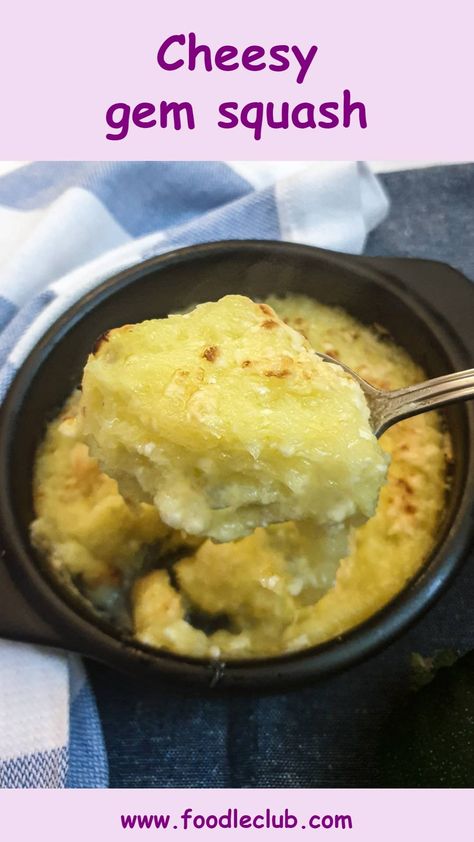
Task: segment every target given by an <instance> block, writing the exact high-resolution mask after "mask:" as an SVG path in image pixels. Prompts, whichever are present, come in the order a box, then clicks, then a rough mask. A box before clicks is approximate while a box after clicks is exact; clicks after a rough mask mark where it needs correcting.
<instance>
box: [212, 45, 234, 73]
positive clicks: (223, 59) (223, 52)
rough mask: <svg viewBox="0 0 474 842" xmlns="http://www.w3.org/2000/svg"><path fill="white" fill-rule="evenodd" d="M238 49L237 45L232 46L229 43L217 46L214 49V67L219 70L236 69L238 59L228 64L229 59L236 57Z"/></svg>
mask: <svg viewBox="0 0 474 842" xmlns="http://www.w3.org/2000/svg"><path fill="white" fill-rule="evenodd" d="M238 54H239V51H238V49H237V47H233V46H232V45H231V44H225V45H224V46H223V47H219V49H218V50H216V56H215V59H214V61H215V63H216V67H217V68H218V69H219V70H237V69H238V67H239V62H238V61H233V62H232V64H228V62H229V60H231V59H233V58H236V56H238Z"/></svg>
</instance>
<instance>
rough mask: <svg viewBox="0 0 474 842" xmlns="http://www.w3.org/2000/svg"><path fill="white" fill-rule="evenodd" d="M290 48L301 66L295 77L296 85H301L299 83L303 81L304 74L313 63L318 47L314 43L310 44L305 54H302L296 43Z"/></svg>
mask: <svg viewBox="0 0 474 842" xmlns="http://www.w3.org/2000/svg"><path fill="white" fill-rule="evenodd" d="M291 49H292V51H293V55H294V56H295V58H296V61H297V62H298V64H299V66H300V68H301V69H300V70H299V71H298V75H297V77H296V81H297V82H298V85H301V83H302V82H304V80H305V76H306V74H307V72H308V70H309V68H310V67H311V65H312V63H313V59H314V58H315V56H316V53H317V52H318V48H317V46H316V44H312V45H311V47H310V48H309V50H308V53H307V55H306V56H305V55H304V53H302V52H301V50H300V48H299V47H298V46H297V45H296V44H295V45H294V46H293V47H292V48H291Z"/></svg>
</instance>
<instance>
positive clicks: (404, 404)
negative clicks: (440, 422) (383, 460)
mask: <svg viewBox="0 0 474 842" xmlns="http://www.w3.org/2000/svg"><path fill="white" fill-rule="evenodd" d="M318 356H319V357H321V358H322V359H323V360H325V361H326V362H328V363H333V364H336V365H340V366H341V368H343V369H344V371H347V373H348V374H350V375H351V377H353V378H354V379H355V380H357V382H358V384H359V386H360V387H361V389H362V391H363V392H364V395H365V398H366V401H367V404H368V406H369V409H370V422H371V426H372V430H373V431H374V433H375V435H376V436H377V438H380V436H381V435H382V433H384V432H385V430H386V429H387V428H388V427H391V426H392V424H396V423H397V421H401V420H402V419H403V418H409V417H410V416H411V415H419V414H420V413H422V412H428V411H429V410H430V409H436V408H437V407H438V406H445V405H446V404H448V403H456V402H457V401H465V400H468V399H469V398H474V368H468V369H467V370H466V371H456V372H453V374H445V375H444V376H443V377H435V378H434V379H433V380H425V382H424V383H416V384H415V385H414V386H408V387H407V388H406V389H396V390H394V391H393V392H386V391H383V390H382V389H376V388H375V387H374V386H371V385H370V383H367V381H366V380H363V379H362V377H359V375H358V374H356V373H355V371H353V370H352V369H351V368H349V366H347V365H344V363H341V362H340V361H339V360H335V359H333V358H332V357H329V356H327V354H318Z"/></svg>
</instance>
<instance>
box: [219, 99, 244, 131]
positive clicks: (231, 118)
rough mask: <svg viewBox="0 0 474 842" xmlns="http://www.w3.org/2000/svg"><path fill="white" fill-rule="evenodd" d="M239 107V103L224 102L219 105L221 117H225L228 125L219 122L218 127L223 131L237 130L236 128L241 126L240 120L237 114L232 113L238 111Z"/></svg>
mask: <svg viewBox="0 0 474 842" xmlns="http://www.w3.org/2000/svg"><path fill="white" fill-rule="evenodd" d="M238 107H239V103H238V102H223V103H221V105H219V114H220V115H221V117H225V118H226V119H227V120H228V122H227V123H224V122H223V121H222V120H219V122H218V123H217V125H218V126H219V127H220V128H221V129H235V127H236V126H238V125H239V118H238V117H237V114H232V111H237V109H238Z"/></svg>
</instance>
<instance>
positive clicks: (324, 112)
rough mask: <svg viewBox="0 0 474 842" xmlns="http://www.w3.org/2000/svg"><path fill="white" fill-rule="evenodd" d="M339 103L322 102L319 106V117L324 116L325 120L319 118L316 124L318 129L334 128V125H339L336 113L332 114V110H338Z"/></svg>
mask: <svg viewBox="0 0 474 842" xmlns="http://www.w3.org/2000/svg"><path fill="white" fill-rule="evenodd" d="M338 109H339V103H338V102H323V103H322V104H321V105H320V106H319V113H320V115H321V117H325V118H326V120H325V121H323V120H320V121H319V123H318V126H319V128H320V129H334V128H335V127H336V126H338V125H339V117H338V116H337V114H334V113H333V112H334V111H338Z"/></svg>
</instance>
